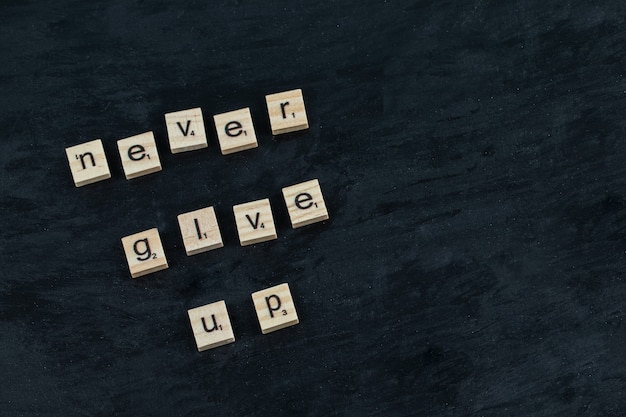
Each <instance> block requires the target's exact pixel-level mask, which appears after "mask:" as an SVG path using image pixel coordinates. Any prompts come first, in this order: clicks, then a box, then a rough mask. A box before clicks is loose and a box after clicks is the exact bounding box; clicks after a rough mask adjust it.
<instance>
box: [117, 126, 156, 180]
mask: <svg viewBox="0 0 626 417" xmlns="http://www.w3.org/2000/svg"><path fill="white" fill-rule="evenodd" d="M117 148H118V150H119V151H120V158H121V159H122V168H123V169H124V176H126V179H127V180H130V179H132V178H137V177H141V176H142V175H147V174H151V173H153V172H158V171H161V160H160V159H159V152H158V151H157V147H156V142H155V141H154V133H152V132H146V133H142V134H141V135H136V136H131V137H129V138H126V139H121V140H118V141H117Z"/></svg>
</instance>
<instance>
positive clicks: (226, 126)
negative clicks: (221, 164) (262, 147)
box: [213, 107, 258, 155]
mask: <svg viewBox="0 0 626 417" xmlns="http://www.w3.org/2000/svg"><path fill="white" fill-rule="evenodd" d="M213 120H214V121H215V129H216V130H217V139H218V140H219V142H220V149H221V150H222V155H227V154H229V153H234V152H239V151H245V150H246V149H252V148H256V147H257V146H258V144H257V141H256V134H255V133H254V125H253V124H252V115H251V114H250V108H249V107H246V108H245V109H240V110H235V111H231V112H228V113H222V114H216V115H215V116H213Z"/></svg>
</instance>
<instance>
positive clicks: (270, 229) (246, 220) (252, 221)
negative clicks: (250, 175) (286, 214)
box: [233, 198, 276, 246]
mask: <svg viewBox="0 0 626 417" xmlns="http://www.w3.org/2000/svg"><path fill="white" fill-rule="evenodd" d="M233 212H234V213H235V223H237V232H238V233H239V242H240V243H241V246H247V245H252V244H255V243H259V242H265V241H266V240H273V239H276V227H275V226H274V217H273V216H272V207H271V206H270V200H269V199H267V198H266V199H264V200H257V201H252V202H250V203H245V204H239V205H237V206H234V207H233Z"/></svg>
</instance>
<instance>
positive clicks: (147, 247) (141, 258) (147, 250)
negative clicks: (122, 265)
mask: <svg viewBox="0 0 626 417" xmlns="http://www.w3.org/2000/svg"><path fill="white" fill-rule="evenodd" d="M140 242H143V244H144V246H145V249H144V250H143V251H142V252H139V249H138V248H137V245H138V244H139V243H140ZM133 250H134V251H135V254H137V255H139V256H138V257H137V260H138V261H147V260H148V259H150V244H148V238H145V239H139V240H138V241H136V242H135V244H134V245H133Z"/></svg>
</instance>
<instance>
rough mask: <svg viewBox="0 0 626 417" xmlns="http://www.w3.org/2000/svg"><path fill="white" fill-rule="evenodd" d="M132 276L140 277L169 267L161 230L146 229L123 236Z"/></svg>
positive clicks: (123, 244)
mask: <svg viewBox="0 0 626 417" xmlns="http://www.w3.org/2000/svg"><path fill="white" fill-rule="evenodd" d="M122 246H124V254H125V255H126V260H127V261H128V269H129V270H130V276H131V277H133V278H138V277H141V276H143V275H147V274H151V273H153V272H156V271H160V270H162V269H166V268H168V264H167V259H166V258H165V252H164V251H163V245H162V244H161V238H160V236H159V231H158V230H157V229H156V228H154V229H149V230H144V231H143V232H139V233H135V234H132V235H130V236H126V237H124V238H122Z"/></svg>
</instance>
